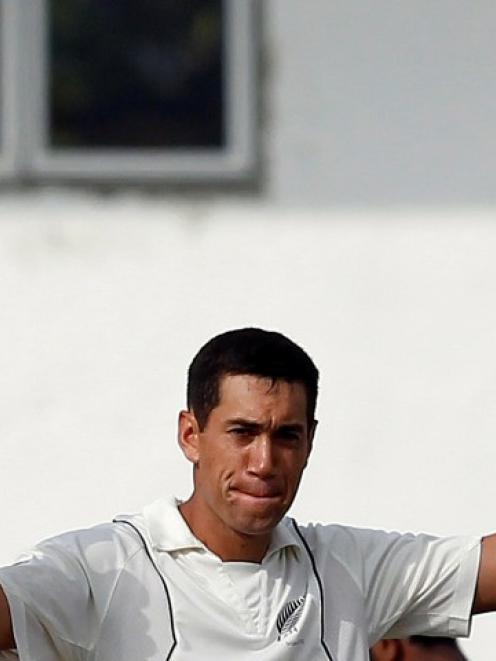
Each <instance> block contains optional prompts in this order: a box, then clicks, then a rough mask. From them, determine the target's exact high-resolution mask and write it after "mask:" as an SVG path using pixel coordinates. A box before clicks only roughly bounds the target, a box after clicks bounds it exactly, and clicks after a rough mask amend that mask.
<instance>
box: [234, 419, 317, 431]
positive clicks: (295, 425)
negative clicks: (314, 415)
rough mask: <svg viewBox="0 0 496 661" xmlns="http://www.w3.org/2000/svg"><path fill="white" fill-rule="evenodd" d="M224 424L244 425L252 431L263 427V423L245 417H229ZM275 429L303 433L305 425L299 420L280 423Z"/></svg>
mask: <svg viewBox="0 0 496 661" xmlns="http://www.w3.org/2000/svg"><path fill="white" fill-rule="evenodd" d="M226 425H227V426H231V425H239V426H240V427H246V428H247V429H251V430H253V431H256V430H259V429H262V427H263V425H262V424H260V423H259V422H254V421H253V420H246V419H245V418H231V419H230V420H227V422H226ZM276 431H278V432H281V431H285V432H288V431H291V432H300V433H303V432H304V431H305V425H302V424H301V423H300V422H288V423H283V424H282V425H280V426H279V427H277V429H276Z"/></svg>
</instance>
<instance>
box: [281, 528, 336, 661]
mask: <svg viewBox="0 0 496 661" xmlns="http://www.w3.org/2000/svg"><path fill="white" fill-rule="evenodd" d="M291 522H292V524H293V528H294V529H295V532H296V534H297V535H298V537H299V538H300V540H301V543H302V544H303V546H304V547H305V550H306V552H307V554H308V557H309V558H310V562H311V564H312V569H313V573H314V576H315V579H316V581H317V585H318V586H319V594H320V644H321V645H322V647H323V649H324V652H325V654H326V656H327V658H328V659H330V661H333V658H332V656H331V653H330V651H329V648H328V647H327V644H326V642H325V637H324V627H325V624H324V590H323V588H322V581H321V579H320V576H319V572H318V571H317V564H316V562H315V558H314V557H313V553H312V551H311V550H310V547H309V546H308V542H307V540H306V539H305V538H304V537H303V535H302V534H301V532H300V529H299V528H298V524H297V523H296V521H295V520H294V519H291Z"/></svg>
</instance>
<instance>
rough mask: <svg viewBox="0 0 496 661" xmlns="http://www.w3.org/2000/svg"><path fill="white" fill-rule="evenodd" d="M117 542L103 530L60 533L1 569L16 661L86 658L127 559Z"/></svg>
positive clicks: (1, 656) (106, 528) (76, 660)
mask: <svg viewBox="0 0 496 661" xmlns="http://www.w3.org/2000/svg"><path fill="white" fill-rule="evenodd" d="M119 541H120V540H119V539H118V538H116V536H115V534H113V532H112V530H111V529H110V528H109V526H106V525H102V526H100V527H98V526H97V527H95V528H93V529H88V530H86V531H84V530H83V531H76V532H72V533H65V534H64V535H60V536H58V537H54V538H52V539H50V540H47V541H45V542H42V543H41V544H40V545H38V546H37V547H35V549H34V550H33V551H32V552H30V553H29V554H27V555H26V556H25V557H23V558H21V560H20V561H19V562H17V563H16V564H14V565H12V566H10V567H2V568H0V585H1V586H2V588H3V590H4V592H5V595H6V597H7V600H8V602H9V606H10V610H11V615H12V624H13V629H14V637H15V640H16V645H17V653H18V656H19V658H20V659H21V661H81V660H83V659H87V658H88V652H89V650H90V649H91V648H92V647H93V645H94V643H95V640H96V639H97V636H98V633H99V629H100V624H101V621H102V619H103V618H104V616H105V613H106V610H107V608H108V604H109V600H110V598H111V595H112V592H113V589H114V587H115V585H116V583H117V580H118V576H119V575H120V572H121V569H122V567H123V566H124V565H125V562H126V559H127V557H128V551H129V549H128V548H126V544H122V543H119ZM9 654H11V653H10V652H7V653H4V654H2V653H0V659H2V660H3V659H5V661H7V659H10V658H12V656H8V655H9Z"/></svg>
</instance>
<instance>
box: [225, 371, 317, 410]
mask: <svg viewBox="0 0 496 661" xmlns="http://www.w3.org/2000/svg"><path fill="white" fill-rule="evenodd" d="M217 408H218V409H219V412H225V413H226V414H229V415H239V416H241V415H245V416H255V415H264V414H271V415H274V414H276V415H277V416H278V417H281V418H285V419H286V418H288V419H289V418H292V419H295V420H296V419H298V420H300V419H304V418H306V413H307V396H306V391H305V386H304V385H303V384H302V383H299V382H296V381H295V382H288V381H283V380H276V381H273V380H272V379H270V378H266V377H259V376H253V375H252V374H231V375H227V376H224V377H223V378H222V379H221V381H220V383H219V404H218V406H217Z"/></svg>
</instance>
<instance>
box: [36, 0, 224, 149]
mask: <svg viewBox="0 0 496 661" xmlns="http://www.w3.org/2000/svg"><path fill="white" fill-rule="evenodd" d="M48 10H49V11H48V16H49V21H50V23H49V28H50V32H49V34H50V49H49V74H50V86H49V122H50V125H49V128H50V133H49V136H50V137H49V142H50V145H51V146H52V147H54V148H63V147H84V148H105V147H110V148H116V147H117V148H118V147H122V148H129V147H135V148H153V147H156V148H164V147H165V148H183V147H191V148H196V147H210V148H212V147H214V148H215V147H222V146H223V144H224V110H223V107H224V106H223V95H224V90H223V76H222V56H223V48H222V44H223V35H222V31H223V20H222V0H194V1H193V0H141V1H140V2H138V0H49V1H48Z"/></svg>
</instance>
